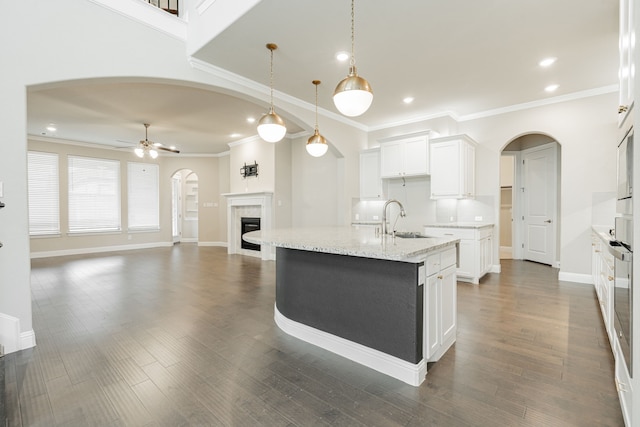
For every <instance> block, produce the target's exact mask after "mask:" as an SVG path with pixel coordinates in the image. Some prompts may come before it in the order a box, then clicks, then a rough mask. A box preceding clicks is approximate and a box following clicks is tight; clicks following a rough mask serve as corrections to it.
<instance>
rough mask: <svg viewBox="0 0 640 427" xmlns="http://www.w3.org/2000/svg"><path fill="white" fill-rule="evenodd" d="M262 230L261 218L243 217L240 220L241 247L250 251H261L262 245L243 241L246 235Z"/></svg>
mask: <svg viewBox="0 0 640 427" xmlns="http://www.w3.org/2000/svg"><path fill="white" fill-rule="evenodd" d="M257 230H260V218H250V217H242V218H240V247H241V248H242V249H248V250H250V251H260V245H256V244H255V243H249V242H245V241H244V240H242V236H243V235H244V233H248V232H250V231H257Z"/></svg>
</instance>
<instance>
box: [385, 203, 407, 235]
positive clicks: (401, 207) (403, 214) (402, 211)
mask: <svg viewBox="0 0 640 427" xmlns="http://www.w3.org/2000/svg"><path fill="white" fill-rule="evenodd" d="M391 203H397V204H398V206H399V207H400V216H401V217H403V218H404V217H405V216H407V214H406V213H405V211H404V206H402V203H400V202H399V201H398V200H396V199H390V200H387V201H386V202H385V204H384V206H383V208H382V235H385V234H387V206H389V205H390V204H391Z"/></svg>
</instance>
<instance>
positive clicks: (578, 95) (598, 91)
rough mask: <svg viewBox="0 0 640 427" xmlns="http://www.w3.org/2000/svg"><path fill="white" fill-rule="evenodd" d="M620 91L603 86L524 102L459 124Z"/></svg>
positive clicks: (463, 118) (465, 117)
mask: <svg viewBox="0 0 640 427" xmlns="http://www.w3.org/2000/svg"><path fill="white" fill-rule="evenodd" d="M617 91H618V85H610V86H603V87H599V88H595V89H588V90H583V91H580V92H573V93H568V94H566V95H560V96H554V97H552V98H546V99H540V100H537V101H531V102H524V103H522V104H515V105H510V106H508V107H502V108H495V109H493V110H486V111H481V112H479V113H472V114H465V115H463V116H459V117H458V119H457V120H458V121H459V122H466V121H469V120H477V119H483V118H486V117H491V116H499V115H501V114H507V113H513V112H516V111H522V110H528V109H531V108H537V107H544V106H546V105H553V104H559V103H562V102H568V101H575V100H577V99H584V98H590V97H592V96H599V95H605V94H608V93H613V92H617Z"/></svg>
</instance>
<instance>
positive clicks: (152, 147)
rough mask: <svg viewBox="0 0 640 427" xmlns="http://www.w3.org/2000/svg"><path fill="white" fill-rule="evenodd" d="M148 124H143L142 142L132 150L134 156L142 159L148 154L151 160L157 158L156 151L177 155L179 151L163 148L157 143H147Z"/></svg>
mask: <svg viewBox="0 0 640 427" xmlns="http://www.w3.org/2000/svg"><path fill="white" fill-rule="evenodd" d="M149 126H151V125H150V124H149V123H144V140H141V141H140V143H139V144H138V146H137V147H136V148H135V149H134V150H133V152H134V153H136V156H138V157H140V158H142V157H144V155H145V154H149V156H151V158H152V159H155V158H156V157H158V150H163V151H169V152H171V153H179V152H180V150H176V149H175V148H172V147H163V146H162V144H160V143H157V142H152V141H149V138H148V131H149Z"/></svg>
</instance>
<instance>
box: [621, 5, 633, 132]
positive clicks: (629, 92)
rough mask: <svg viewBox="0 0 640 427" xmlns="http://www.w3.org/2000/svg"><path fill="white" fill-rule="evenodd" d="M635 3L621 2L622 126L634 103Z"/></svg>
mask: <svg viewBox="0 0 640 427" xmlns="http://www.w3.org/2000/svg"><path fill="white" fill-rule="evenodd" d="M634 3H635V2H634V1H633V0H620V28H619V40H618V43H619V44H618V48H619V53H620V64H619V70H618V79H619V102H620V104H619V105H620V106H619V108H618V124H619V125H622V123H623V122H624V120H625V119H626V118H627V115H628V114H629V111H631V107H632V106H633V101H634V95H633V91H634V83H633V80H634V74H635V69H634V68H635V58H634V52H635V24H634V22H635V21H634V17H633V15H634V13H635V11H634V8H635V6H634Z"/></svg>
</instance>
